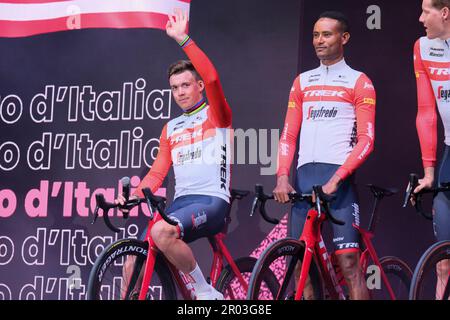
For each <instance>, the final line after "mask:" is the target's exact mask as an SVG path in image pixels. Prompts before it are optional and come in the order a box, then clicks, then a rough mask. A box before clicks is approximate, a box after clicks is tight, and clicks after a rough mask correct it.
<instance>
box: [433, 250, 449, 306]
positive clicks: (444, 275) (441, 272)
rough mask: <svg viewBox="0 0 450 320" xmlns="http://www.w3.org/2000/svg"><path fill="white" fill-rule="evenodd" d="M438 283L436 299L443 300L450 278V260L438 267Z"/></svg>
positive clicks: (439, 264) (442, 262)
mask: <svg viewBox="0 0 450 320" xmlns="http://www.w3.org/2000/svg"><path fill="white" fill-rule="evenodd" d="M436 274H437V283H436V299H437V300H441V299H442V295H443V294H444V290H445V287H446V286H447V285H449V284H448V280H449V277H450V259H446V260H442V261H440V262H438V264H437V265H436Z"/></svg>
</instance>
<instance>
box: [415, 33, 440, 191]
mask: <svg viewBox="0 0 450 320" xmlns="http://www.w3.org/2000/svg"><path fill="white" fill-rule="evenodd" d="M414 71H415V74H416V85H417V118H416V128H417V133H418V135H419V141H420V149H421V152H422V163H423V168H424V177H423V178H422V179H419V185H418V186H417V188H416V189H414V193H417V192H419V191H420V190H422V189H424V188H431V187H432V186H433V182H434V168H435V166H436V148H437V112H436V100H435V98H434V93H433V88H432V87H431V82H430V79H429V78H428V75H427V73H426V71H425V67H424V65H423V61H422V58H421V55H420V41H419V40H417V41H416V44H415V45H414Z"/></svg>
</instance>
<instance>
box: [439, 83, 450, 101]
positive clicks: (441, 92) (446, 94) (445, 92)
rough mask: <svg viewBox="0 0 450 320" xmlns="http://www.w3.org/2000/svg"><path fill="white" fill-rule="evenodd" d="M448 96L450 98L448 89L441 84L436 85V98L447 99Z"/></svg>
mask: <svg viewBox="0 0 450 320" xmlns="http://www.w3.org/2000/svg"><path fill="white" fill-rule="evenodd" d="M449 98H450V90H447V89H444V87H443V86H439V87H438V94H437V99H438V100H444V101H448V99H449Z"/></svg>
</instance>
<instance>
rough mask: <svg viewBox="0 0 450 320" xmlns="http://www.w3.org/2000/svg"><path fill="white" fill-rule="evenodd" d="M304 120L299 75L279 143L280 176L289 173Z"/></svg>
mask: <svg viewBox="0 0 450 320" xmlns="http://www.w3.org/2000/svg"><path fill="white" fill-rule="evenodd" d="M302 121H303V112H302V92H301V87H300V76H298V77H297V78H296V79H295V80H294V83H293V85H292V88H291V93H290V95H289V102H288V108H287V113H286V118H285V121H284V127H283V132H282V133H281V137H280V142H279V144H278V157H277V161H278V162H277V165H278V168H277V176H278V177H279V176H282V175H289V171H290V169H291V165H292V160H293V159H294V155H295V150H296V146H297V139H298V134H299V132H300V128H301V125H302Z"/></svg>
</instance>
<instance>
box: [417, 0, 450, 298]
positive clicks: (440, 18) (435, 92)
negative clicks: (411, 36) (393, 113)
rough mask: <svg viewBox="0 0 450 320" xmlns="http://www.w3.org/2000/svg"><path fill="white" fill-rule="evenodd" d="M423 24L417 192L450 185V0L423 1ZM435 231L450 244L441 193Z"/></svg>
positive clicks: (443, 265) (448, 215)
mask: <svg viewBox="0 0 450 320" xmlns="http://www.w3.org/2000/svg"><path fill="white" fill-rule="evenodd" d="M419 20H420V22H422V23H423V25H424V27H425V30H426V33H427V36H426V37H421V38H420V39H418V40H417V41H416V43H415V46H414V70H415V73H416V81H417V100H418V112H417V119H416V126H417V132H418V134H419V141H420V148H421V151H422V162H423V168H424V173H425V174H424V177H423V179H419V186H418V187H417V188H416V189H415V190H414V192H418V191H420V190H421V189H423V188H431V187H433V185H434V184H435V182H437V184H438V185H439V184H440V183H441V182H450V42H449V41H450V0H423V2H422V14H421V15H420V18H419ZM436 103H437V106H438V110H439V113H440V116H441V119H442V122H443V125H444V130H445V141H444V144H445V146H444V156H443V159H442V162H441V165H440V169H439V173H438V176H437V181H435V178H436V175H435V167H436V147H437V113H436ZM433 228H434V235H435V237H436V240H437V241H442V240H450V192H446V193H442V192H440V193H439V194H438V195H437V196H436V197H435V198H434V200H433ZM449 269H450V261H449V260H444V261H442V262H440V263H438V265H437V273H438V277H439V278H442V279H446V277H448V272H449V271H448V270H449ZM439 284H440V285H439ZM443 285H445V283H443V282H442V281H438V287H437V290H436V295H437V296H442V292H440V291H442V289H443V287H444V286H443Z"/></svg>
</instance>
